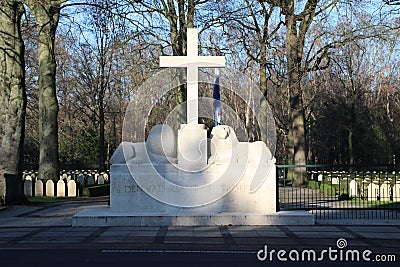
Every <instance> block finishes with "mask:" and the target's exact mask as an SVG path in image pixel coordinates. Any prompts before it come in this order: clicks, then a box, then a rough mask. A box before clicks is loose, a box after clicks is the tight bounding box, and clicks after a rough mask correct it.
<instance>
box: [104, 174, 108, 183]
mask: <svg viewBox="0 0 400 267" xmlns="http://www.w3.org/2000/svg"><path fill="white" fill-rule="evenodd" d="M103 177H104V181H106V182H109V180H108V174H107V173H106V172H105V173H103Z"/></svg>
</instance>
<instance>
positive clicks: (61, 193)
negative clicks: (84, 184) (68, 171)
mask: <svg viewBox="0 0 400 267" xmlns="http://www.w3.org/2000/svg"><path fill="white" fill-rule="evenodd" d="M57 196H58V197H65V182H64V180H59V181H58V182H57Z"/></svg>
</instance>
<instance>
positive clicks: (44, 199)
mask: <svg viewBox="0 0 400 267" xmlns="http://www.w3.org/2000/svg"><path fill="white" fill-rule="evenodd" d="M27 198H28V200H29V201H30V202H32V203H57V202H64V201H70V200H73V199H78V198H79V197H27Z"/></svg>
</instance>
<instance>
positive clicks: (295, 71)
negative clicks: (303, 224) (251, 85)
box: [285, 4, 307, 185]
mask: <svg viewBox="0 0 400 267" xmlns="http://www.w3.org/2000/svg"><path fill="white" fill-rule="evenodd" d="M292 8H293V10H291V11H293V12H289V14H287V15H286V17H285V20H286V28H287V30H286V57H287V74H288V86H289V94H290V95H289V105H290V109H289V110H290V111H289V112H290V113H289V120H290V121H289V133H288V146H289V148H288V153H289V154H288V160H289V162H288V163H289V164H295V165H305V164H306V142H305V132H304V126H305V125H304V110H303V101H302V91H301V84H300V82H301V78H302V72H301V60H302V56H303V49H302V45H303V42H304V40H301V39H300V38H299V36H298V31H297V25H296V23H297V21H296V20H295V16H296V15H295V14H294V4H293V7H292ZM289 178H290V179H293V184H294V185H301V184H305V183H307V176H306V169H305V168H303V167H297V168H294V169H291V171H289Z"/></svg>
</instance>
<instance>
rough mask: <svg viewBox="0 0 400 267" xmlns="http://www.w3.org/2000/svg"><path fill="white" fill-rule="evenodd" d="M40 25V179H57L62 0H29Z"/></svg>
mask: <svg viewBox="0 0 400 267" xmlns="http://www.w3.org/2000/svg"><path fill="white" fill-rule="evenodd" d="M27 2H28V3H30V4H28V5H29V7H30V8H31V10H32V12H33V14H34V16H35V20H36V25H37V28H38V32H39V35H38V38H39V42H38V43H39V45H38V56H39V141H40V154H39V178H40V179H53V180H58V176H59V160H58V159H59V158H58V122H57V116H58V102H57V93H56V60H55V47H54V46H55V38H56V30H57V26H58V20H59V15H60V2H61V1H27Z"/></svg>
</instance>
